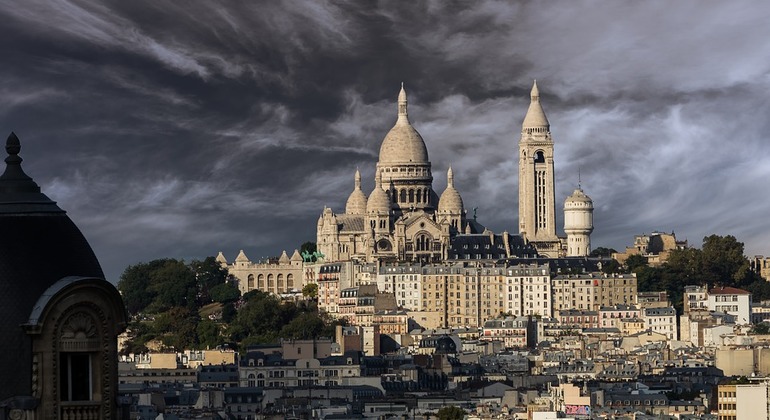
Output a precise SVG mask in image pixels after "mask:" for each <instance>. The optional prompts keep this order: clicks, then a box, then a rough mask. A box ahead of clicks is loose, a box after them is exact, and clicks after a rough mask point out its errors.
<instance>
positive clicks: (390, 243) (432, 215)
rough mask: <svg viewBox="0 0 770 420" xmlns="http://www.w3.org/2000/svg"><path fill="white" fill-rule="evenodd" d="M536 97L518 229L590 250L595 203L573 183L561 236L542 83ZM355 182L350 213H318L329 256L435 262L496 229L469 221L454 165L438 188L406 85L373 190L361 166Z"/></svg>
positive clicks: (559, 248) (561, 248) (541, 248)
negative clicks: (367, 189)
mask: <svg viewBox="0 0 770 420" xmlns="http://www.w3.org/2000/svg"><path fill="white" fill-rule="evenodd" d="M530 96H531V101H530V106H529V109H528V110H527V114H526V116H525V118H524V121H523V124H522V131H521V137H520V140H519V226H518V227H519V235H520V237H521V238H522V239H523V240H524V241H526V242H527V243H530V244H531V245H532V246H534V247H535V248H536V249H537V252H538V253H539V254H541V255H543V256H546V257H551V258H556V257H561V256H587V255H588V253H590V241H589V236H590V233H591V231H592V230H593V217H592V214H593V203H592V201H591V199H590V198H589V197H588V196H587V195H585V194H584V193H583V191H582V190H581V189H580V188H578V189H577V190H575V192H574V193H573V195H571V196H570V197H568V198H567V200H566V201H565V208H564V211H565V233H566V234H567V237H566V238H565V237H561V238H560V237H557V235H556V220H555V211H556V209H555V200H554V172H553V167H554V165H553V162H554V160H553V139H552V138H551V132H550V124H549V123H548V119H547V118H546V116H545V112H544V111H543V108H542V105H541V104H540V94H539V91H538V88H537V83H535V84H534V85H533V87H532V92H531V95H530ZM354 181H355V186H354V189H353V192H352V193H351V194H350V197H349V198H348V201H347V205H346V206H345V213H344V214H336V213H334V212H333V211H332V210H331V209H329V208H325V209H324V211H323V213H322V214H321V216H320V217H319V219H318V230H317V246H318V250H319V251H320V252H321V253H323V254H324V256H325V260H326V261H342V260H359V261H367V262H374V261H389V260H393V261H421V262H437V261H443V260H446V259H449V258H450V257H452V255H456V254H458V252H457V247H456V246H455V247H454V248H453V242H454V241H455V240H456V239H460V238H464V237H465V238H464V239H467V235H479V234H491V232H489V231H486V230H485V229H484V227H483V226H481V225H479V224H478V223H475V220H466V217H465V216H466V212H465V209H464V208H463V200H462V198H461V197H460V193H459V192H458V191H457V189H455V187H454V177H453V173H452V169H451V168H450V169H449V170H448V171H447V188H446V190H444V192H443V193H442V194H441V197H440V198H439V197H438V196H437V195H436V193H435V192H434V191H433V186H432V185H433V175H432V173H431V163H430V160H428V150H427V148H426V147H425V142H424V141H423V139H422V137H421V136H420V133H418V132H417V130H415V128H414V127H413V126H412V124H411V122H410V121H409V115H408V113H407V99H406V92H405V91H404V88H403V85H402V87H401V92H400V93H399V95H398V118H397V119H396V123H395V125H394V126H393V128H391V129H390V131H389V132H388V134H387V135H386V136H385V139H384V140H383V141H382V145H381V147H380V156H379V161H378V162H377V168H376V171H375V187H374V190H373V191H372V192H371V193H370V194H369V196H368V197H367V196H366V194H364V192H363V191H362V190H361V175H360V173H359V172H358V171H356V173H355V178H354ZM505 236H506V240H507V234H506V235H505ZM509 255H510V252H509Z"/></svg>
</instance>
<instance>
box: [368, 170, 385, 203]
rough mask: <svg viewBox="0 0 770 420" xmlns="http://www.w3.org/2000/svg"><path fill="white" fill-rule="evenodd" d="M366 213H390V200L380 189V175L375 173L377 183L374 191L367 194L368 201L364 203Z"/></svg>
mask: <svg viewBox="0 0 770 420" xmlns="http://www.w3.org/2000/svg"><path fill="white" fill-rule="evenodd" d="M366 212H367V213H389V212H390V198H389V197H388V194H387V193H385V190H383V189H382V175H380V173H379V172H378V173H377V181H376V182H375V186H374V190H372V193H371V194H369V200H368V202H367V203H366Z"/></svg>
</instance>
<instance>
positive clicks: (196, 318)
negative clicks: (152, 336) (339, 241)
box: [153, 306, 200, 351]
mask: <svg viewBox="0 0 770 420" xmlns="http://www.w3.org/2000/svg"><path fill="white" fill-rule="evenodd" d="M199 322H200V315H198V311H196V310H193V309H190V308H188V307H186V306H175V307H173V308H171V309H169V310H168V311H166V312H163V313H161V314H159V315H158V316H157V317H155V322H154V323H153V329H154V330H155V332H156V333H157V334H158V335H159V336H160V338H161V340H162V341H163V344H165V345H166V346H168V347H171V348H173V349H175V350H176V351H182V350H185V349H193V348H197V347H198V323H199Z"/></svg>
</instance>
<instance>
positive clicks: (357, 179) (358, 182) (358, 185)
mask: <svg viewBox="0 0 770 420" xmlns="http://www.w3.org/2000/svg"><path fill="white" fill-rule="evenodd" d="M354 179H355V182H356V189H357V190H360V189H361V172H359V171H358V168H356V175H355V177H354Z"/></svg>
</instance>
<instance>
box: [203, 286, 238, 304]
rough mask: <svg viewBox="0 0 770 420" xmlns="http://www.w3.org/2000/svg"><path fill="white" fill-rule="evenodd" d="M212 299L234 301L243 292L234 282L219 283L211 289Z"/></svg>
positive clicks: (222, 301)
mask: <svg viewBox="0 0 770 420" xmlns="http://www.w3.org/2000/svg"><path fill="white" fill-rule="evenodd" d="M209 295H210V296H211V300H213V301H214V302H220V303H227V302H234V301H236V300H238V298H239V297H241V292H240V290H238V287H237V286H236V285H235V283H233V282H229V283H221V284H218V285H216V286H214V287H212V288H211V290H209Z"/></svg>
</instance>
